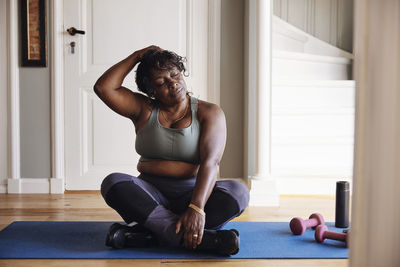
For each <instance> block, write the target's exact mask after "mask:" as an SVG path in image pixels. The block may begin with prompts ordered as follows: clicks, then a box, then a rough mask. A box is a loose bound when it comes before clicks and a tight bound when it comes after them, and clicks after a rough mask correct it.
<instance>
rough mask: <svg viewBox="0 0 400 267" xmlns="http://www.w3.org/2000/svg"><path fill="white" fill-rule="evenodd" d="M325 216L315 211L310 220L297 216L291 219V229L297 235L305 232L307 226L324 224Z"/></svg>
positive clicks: (313, 226)
mask: <svg viewBox="0 0 400 267" xmlns="http://www.w3.org/2000/svg"><path fill="white" fill-rule="evenodd" d="M324 223H325V221H324V217H322V215H321V214H319V213H313V214H311V215H310V218H309V219H308V220H303V219H302V218H299V217H295V218H293V219H292V220H291V221H290V230H292V233H293V234H295V235H301V234H303V233H304V232H305V231H306V229H307V228H313V229H315V227H317V226H318V225H321V224H324Z"/></svg>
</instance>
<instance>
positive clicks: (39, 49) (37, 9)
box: [20, 0, 47, 67]
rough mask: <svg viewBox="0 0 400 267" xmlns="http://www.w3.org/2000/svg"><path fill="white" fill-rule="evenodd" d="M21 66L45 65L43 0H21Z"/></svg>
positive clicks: (44, 14) (45, 44) (44, 13)
mask: <svg viewBox="0 0 400 267" xmlns="http://www.w3.org/2000/svg"><path fill="white" fill-rule="evenodd" d="M20 4H21V20H20V21H21V50H22V51H21V59H22V66H37V67H46V65H47V42H46V10H45V0H21V1H20Z"/></svg>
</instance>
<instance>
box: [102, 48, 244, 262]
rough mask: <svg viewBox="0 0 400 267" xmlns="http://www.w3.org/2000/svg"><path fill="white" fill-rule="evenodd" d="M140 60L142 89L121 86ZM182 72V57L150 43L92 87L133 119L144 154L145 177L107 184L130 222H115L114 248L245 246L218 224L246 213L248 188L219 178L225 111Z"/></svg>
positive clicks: (112, 201)
mask: <svg viewBox="0 0 400 267" xmlns="http://www.w3.org/2000/svg"><path fill="white" fill-rule="evenodd" d="M136 64H139V65H138V67H137V71H136V83H137V86H138V88H139V90H140V91H142V92H143V93H144V94H142V93H134V92H132V91H130V90H129V89H127V88H125V87H123V86H122V83H123V80H124V78H125V77H126V76H127V75H128V73H129V72H130V71H131V70H132V69H133V68H134V66H135V65H136ZM184 72H185V67H184V64H183V58H182V57H180V56H178V55H176V54H175V53H173V52H170V51H166V50H162V49H161V48H159V47H157V46H150V47H147V48H144V49H142V50H138V51H136V52H134V53H133V54H131V55H130V56H128V57H127V58H126V59H124V60H122V61H121V62H119V63H117V64H115V65H114V66H112V67H111V68H110V69H108V70H107V71H106V72H105V73H104V74H103V75H102V76H101V77H100V78H99V79H98V80H97V82H96V84H95V86H94V90H95V92H96V94H97V95H98V96H99V97H100V99H101V100H102V101H104V103H105V104H107V106H108V107H110V108H111V109H112V110H114V111H115V112H117V113H118V114H120V115H122V116H125V117H127V118H129V119H131V120H132V122H133V124H134V125H135V130H136V134H137V136H136V145H135V147H136V151H137V152H138V154H140V155H141V158H140V160H139V163H138V165H137V169H138V171H139V172H140V173H141V174H140V175H139V177H134V176H130V175H128V174H122V173H112V174H110V175H108V176H107V177H106V178H105V179H104V181H103V183H102V185H101V192H102V195H103V197H104V199H105V201H106V202H107V204H108V205H109V206H110V207H112V208H113V209H115V210H116V211H117V212H118V213H119V214H120V215H121V217H122V218H123V219H124V221H125V222H126V223H127V224H128V225H121V224H118V223H115V224H113V225H112V226H111V227H110V230H109V232H108V235H107V239H106V244H107V245H108V246H111V247H115V248H120V247H124V246H147V245H150V244H154V243H155V242H161V243H163V244H167V245H176V246H179V245H181V244H182V243H183V244H184V245H185V247H187V248H190V249H198V250H212V251H215V252H218V253H221V254H225V255H231V254H235V253H237V252H238V250H239V233H238V231H237V230H235V229H231V230H218V229H220V228H221V227H222V226H223V225H224V224H226V223H227V222H228V221H229V220H231V219H232V218H234V217H236V216H238V215H240V214H241V213H242V212H243V210H244V209H245V208H246V206H247V204H248V200H249V194H248V190H247V188H246V187H245V186H243V185H242V184H240V183H239V182H236V181H216V176H217V171H218V166H219V162H220V160H221V157H222V154H223V151H224V148H225V141H226V122H225V116H224V114H223V112H222V110H221V109H220V108H219V107H218V106H217V105H215V104H212V103H208V102H205V101H201V100H198V99H196V98H194V97H191V96H190V95H189V94H188V92H187V88H186V83H185V81H184V79H183V74H184ZM133 222H136V223H137V224H136V225H135V226H133V227H131V226H130V225H132V223H133Z"/></svg>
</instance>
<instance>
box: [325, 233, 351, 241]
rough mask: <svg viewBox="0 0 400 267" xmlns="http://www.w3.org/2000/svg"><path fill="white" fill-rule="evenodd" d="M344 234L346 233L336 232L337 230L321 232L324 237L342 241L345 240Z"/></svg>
mask: <svg viewBox="0 0 400 267" xmlns="http://www.w3.org/2000/svg"><path fill="white" fill-rule="evenodd" d="M346 235H347V234H344V233H337V232H330V231H326V232H324V234H323V236H324V237H325V238H328V239H334V240H338V241H343V242H346Z"/></svg>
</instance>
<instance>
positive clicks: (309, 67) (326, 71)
mask: <svg viewBox="0 0 400 267" xmlns="http://www.w3.org/2000/svg"><path fill="white" fill-rule="evenodd" d="M351 63H352V62H351V59H348V58H344V57H333V56H322V55H313V54H306V53H298V52H288V51H279V50H274V51H273V52H272V77H273V79H286V80H288V79H302V80H349V79H351Z"/></svg>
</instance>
